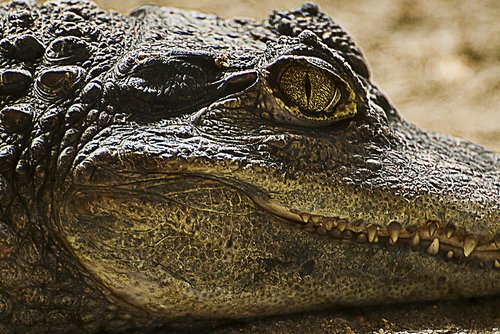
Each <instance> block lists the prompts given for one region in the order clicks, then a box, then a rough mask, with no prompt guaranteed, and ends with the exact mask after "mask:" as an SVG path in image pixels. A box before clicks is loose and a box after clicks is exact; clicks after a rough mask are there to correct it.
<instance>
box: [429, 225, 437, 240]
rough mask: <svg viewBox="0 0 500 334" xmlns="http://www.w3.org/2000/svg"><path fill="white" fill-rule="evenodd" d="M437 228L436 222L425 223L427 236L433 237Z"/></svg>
mask: <svg viewBox="0 0 500 334" xmlns="http://www.w3.org/2000/svg"><path fill="white" fill-rule="evenodd" d="M437 228H438V225H437V224H436V222H430V223H427V231H429V236H431V237H432V236H434V233H436V230H437Z"/></svg>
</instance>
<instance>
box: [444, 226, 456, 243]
mask: <svg viewBox="0 0 500 334" xmlns="http://www.w3.org/2000/svg"><path fill="white" fill-rule="evenodd" d="M456 230H457V228H456V227H455V225H453V224H452V223H448V224H446V237H447V238H448V239H450V238H451V237H452V236H453V234H455V232H456Z"/></svg>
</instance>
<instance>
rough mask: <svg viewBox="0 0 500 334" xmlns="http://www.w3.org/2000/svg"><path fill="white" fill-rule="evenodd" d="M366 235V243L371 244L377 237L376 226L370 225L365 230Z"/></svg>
mask: <svg viewBox="0 0 500 334" xmlns="http://www.w3.org/2000/svg"><path fill="white" fill-rule="evenodd" d="M366 232H367V233H366V234H367V236H368V241H369V242H370V243H373V241H374V240H375V237H376V236H377V226H375V225H370V226H368V228H367V229H366Z"/></svg>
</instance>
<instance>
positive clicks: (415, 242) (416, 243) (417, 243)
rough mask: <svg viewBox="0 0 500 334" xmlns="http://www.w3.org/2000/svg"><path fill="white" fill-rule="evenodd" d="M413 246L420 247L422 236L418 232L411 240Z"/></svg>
mask: <svg viewBox="0 0 500 334" xmlns="http://www.w3.org/2000/svg"><path fill="white" fill-rule="evenodd" d="M411 246H412V247H418V246H420V234H418V232H415V234H414V235H413V238H412V239H411Z"/></svg>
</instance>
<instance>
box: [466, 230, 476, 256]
mask: <svg viewBox="0 0 500 334" xmlns="http://www.w3.org/2000/svg"><path fill="white" fill-rule="evenodd" d="M476 246H477V238H476V237H475V236H472V235H468V236H466V237H465V239H464V255H465V257H469V255H470V254H471V253H472V252H473V251H474V249H475V248H476Z"/></svg>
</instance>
